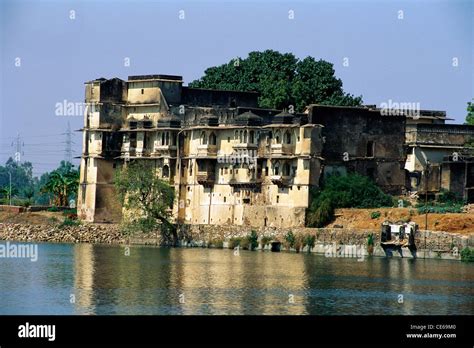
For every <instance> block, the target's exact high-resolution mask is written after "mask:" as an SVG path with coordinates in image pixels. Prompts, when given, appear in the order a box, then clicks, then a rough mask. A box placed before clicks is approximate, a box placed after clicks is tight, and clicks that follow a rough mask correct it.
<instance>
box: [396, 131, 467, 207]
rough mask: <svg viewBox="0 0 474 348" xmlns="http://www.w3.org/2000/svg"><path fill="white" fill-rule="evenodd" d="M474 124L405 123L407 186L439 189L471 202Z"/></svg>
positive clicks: (433, 191)
mask: <svg viewBox="0 0 474 348" xmlns="http://www.w3.org/2000/svg"><path fill="white" fill-rule="evenodd" d="M472 140H474V126H469V125H457V124H439V123H438V124H435V123H433V124H426V123H420V124H411V125H407V130H406V143H407V148H408V155H407V162H406V166H405V168H406V169H407V170H408V176H409V178H410V183H409V189H410V190H411V191H417V192H418V193H422V194H424V193H427V194H429V195H435V194H437V193H439V192H440V191H441V190H442V189H445V190H447V191H451V192H453V193H455V194H457V195H458V197H459V198H462V199H464V200H466V201H468V202H474V189H473V188H474V160H473V157H472V155H470V154H472V151H473V149H472V148H470V147H469V146H468V144H469V143H470V142H472Z"/></svg>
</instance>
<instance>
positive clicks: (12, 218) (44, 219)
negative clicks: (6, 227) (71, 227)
mask: <svg viewBox="0 0 474 348" xmlns="http://www.w3.org/2000/svg"><path fill="white" fill-rule="evenodd" d="M62 221H64V215H63V213H61V212H51V211H39V212H34V213H19V214H17V213H10V212H5V211H0V222H10V223H17V224H34V225H36V224H38V225H54V224H57V223H61V222H62Z"/></svg>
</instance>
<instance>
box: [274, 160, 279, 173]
mask: <svg viewBox="0 0 474 348" xmlns="http://www.w3.org/2000/svg"><path fill="white" fill-rule="evenodd" d="M273 175H280V163H279V162H276V163H275V165H274V166H273Z"/></svg>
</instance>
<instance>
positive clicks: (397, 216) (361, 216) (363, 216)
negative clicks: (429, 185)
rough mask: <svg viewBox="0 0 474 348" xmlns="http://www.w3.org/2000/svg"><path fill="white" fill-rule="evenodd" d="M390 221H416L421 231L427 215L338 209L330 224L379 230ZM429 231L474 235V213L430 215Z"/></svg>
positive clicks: (404, 210) (410, 210)
mask: <svg viewBox="0 0 474 348" xmlns="http://www.w3.org/2000/svg"><path fill="white" fill-rule="evenodd" d="M374 211H379V212H380V213H381V215H380V217H379V218H377V219H372V218H371V213H372V212H374ZM385 220H390V221H392V222H396V221H398V220H404V221H414V222H416V223H417V224H418V225H419V226H420V229H425V215H424V214H422V215H418V212H417V210H416V209H415V208H376V209H337V210H336V220H335V221H334V222H333V223H332V224H330V226H334V225H342V226H343V227H345V228H346V227H347V228H367V229H377V230H378V229H379V228H380V225H381V224H382V222H384V221H385ZM428 230H432V231H444V232H455V233H461V234H474V212H471V213H467V214H454V213H448V214H428Z"/></svg>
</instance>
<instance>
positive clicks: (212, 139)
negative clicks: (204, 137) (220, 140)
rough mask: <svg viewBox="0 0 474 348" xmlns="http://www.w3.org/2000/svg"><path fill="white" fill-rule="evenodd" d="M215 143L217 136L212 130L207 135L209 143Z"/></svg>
mask: <svg viewBox="0 0 474 348" xmlns="http://www.w3.org/2000/svg"><path fill="white" fill-rule="evenodd" d="M216 144H217V138H216V135H215V134H214V132H212V133H211V135H209V145H216Z"/></svg>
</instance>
